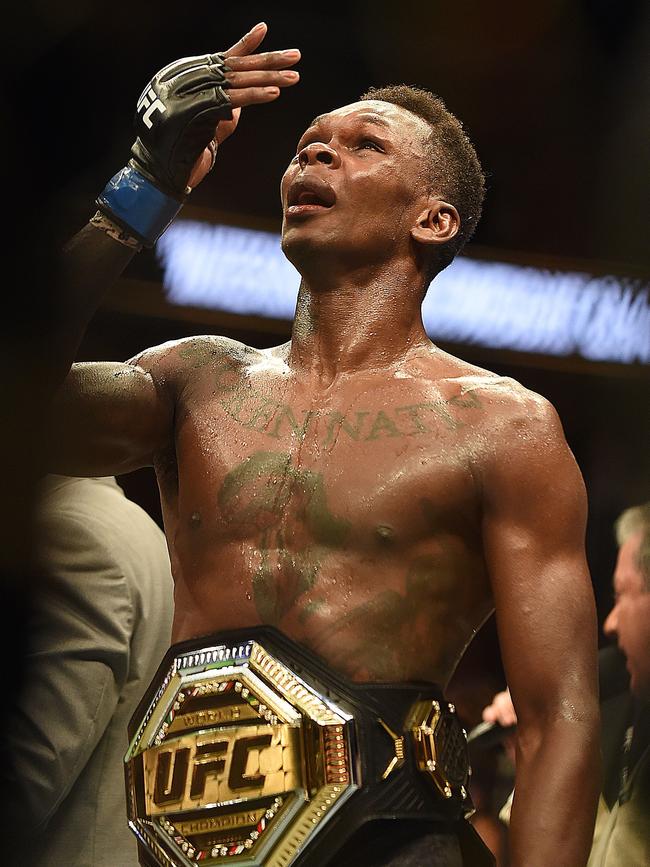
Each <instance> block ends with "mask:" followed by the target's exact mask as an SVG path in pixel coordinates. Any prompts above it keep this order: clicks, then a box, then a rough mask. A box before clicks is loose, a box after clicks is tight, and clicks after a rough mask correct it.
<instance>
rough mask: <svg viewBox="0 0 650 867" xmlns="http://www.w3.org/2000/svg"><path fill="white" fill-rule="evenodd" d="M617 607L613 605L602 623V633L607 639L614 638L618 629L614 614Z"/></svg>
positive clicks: (616, 618) (616, 617)
mask: <svg viewBox="0 0 650 867" xmlns="http://www.w3.org/2000/svg"><path fill="white" fill-rule="evenodd" d="M617 607H618V606H617V605H614V607H613V608H612V610H611V611H610V612H609V614H608V615H607V617H606V618H605V622H604V623H603V632H604V633H605V635H606V636H607V637H608V638H614V637H615V636H616V633H617V627H618V614H617V612H616V609H617Z"/></svg>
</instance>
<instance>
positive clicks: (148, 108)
mask: <svg viewBox="0 0 650 867" xmlns="http://www.w3.org/2000/svg"><path fill="white" fill-rule="evenodd" d="M137 111H138V112H141V111H144V114H143V115H142V122H143V123H144V125H145V126H146V127H147V129H151V127H152V126H153V121H152V120H151V115H152V114H153V113H154V111H159V112H160V113H161V114H163V113H164V112H165V111H167V109H166V108H165V104H164V103H163V102H162V100H160V99H158V97H157V96H156V92H155V90H154V89H153V87H150V88H149V89H148V90H147V89H146V88H145V91H144V93H143V94H142V96H141V97H140V99H139V100H138V105H137Z"/></svg>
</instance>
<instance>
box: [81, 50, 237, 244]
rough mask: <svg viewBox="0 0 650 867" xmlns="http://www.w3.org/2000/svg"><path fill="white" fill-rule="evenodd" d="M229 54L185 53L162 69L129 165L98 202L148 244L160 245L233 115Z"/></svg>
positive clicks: (144, 106) (143, 104) (141, 110)
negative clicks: (223, 123) (220, 126)
mask: <svg viewBox="0 0 650 867" xmlns="http://www.w3.org/2000/svg"><path fill="white" fill-rule="evenodd" d="M227 71H228V67H227V66H226V62H225V58H224V55H223V54H204V55H200V56H197V57H184V58H182V59H181V60H176V61H174V63H170V64H169V65H168V66H165V67H164V69H161V70H160V71H159V72H157V73H156V75H154V77H153V78H152V79H151V81H150V82H149V84H148V85H147V86H146V87H145V89H144V91H143V92H142V95H141V96H140V99H139V100H138V104H137V107H136V112H135V119H134V126H135V131H136V135H137V138H136V140H135V142H134V143H133V146H132V148H131V155H132V156H131V159H130V160H129V162H128V164H127V165H126V166H125V167H124V168H123V169H120V171H119V172H118V173H117V174H116V175H115V176H114V177H112V178H111V180H110V181H109V182H108V184H107V185H106V187H105V188H104V190H103V191H102V193H101V194H100V196H99V197H98V198H97V207H98V208H99V209H100V211H102V212H103V213H105V214H106V215H107V216H108V217H109V218H110V219H111V220H113V221H114V222H116V223H117V224H118V225H119V226H121V227H122V228H123V229H125V230H126V231H128V232H130V233H131V234H132V235H133V236H134V237H135V238H137V239H138V241H140V242H141V243H142V244H144V246H145V247H153V245H154V244H155V243H156V241H157V240H158V238H159V237H160V236H161V235H162V233H163V232H164V231H165V229H166V228H167V227H168V226H169V224H170V223H171V222H172V220H173V219H174V217H175V216H176V214H178V212H179V211H180V209H181V208H182V206H183V203H184V201H185V199H186V197H187V195H188V193H189V192H190V190H189V188H188V186H187V181H188V179H189V177H190V174H191V171H192V167H193V166H194V163H195V162H196V161H197V159H198V158H199V156H200V155H201V154H202V152H203V150H204V149H205V148H206V147H207V146H208V145H209V143H210V142H211V141H212V139H213V138H214V131H215V128H216V126H217V123H218V122H219V121H220V120H224V119H227V120H229V119H230V118H231V117H232V111H231V106H230V100H229V99H228V96H227V94H226V91H225V89H224V88H226V87H227V86H228V85H227V82H226V79H225V73H226V72H227Z"/></svg>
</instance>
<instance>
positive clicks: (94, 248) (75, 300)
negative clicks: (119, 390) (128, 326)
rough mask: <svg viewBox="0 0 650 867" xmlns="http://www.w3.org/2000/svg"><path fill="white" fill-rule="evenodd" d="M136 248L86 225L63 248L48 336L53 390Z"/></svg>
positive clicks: (72, 359)
mask: <svg viewBox="0 0 650 867" xmlns="http://www.w3.org/2000/svg"><path fill="white" fill-rule="evenodd" d="M138 249H139V246H133V245H129V244H125V243H123V242H120V241H118V240H115V238H113V237H110V235H109V234H107V232H106V231H105V230H104V229H102V228H99V227H97V226H95V225H93V224H92V223H88V225H86V226H85V227H84V228H83V229H81V231H80V232H78V233H77V234H76V235H75V236H74V237H73V238H72V239H71V240H70V241H69V242H68V243H67V244H66V246H65V247H64V249H63V251H62V254H61V267H60V273H59V298H60V306H59V317H58V321H57V323H56V325H55V327H54V333H53V335H52V338H53V339H52V355H53V357H52V358H51V365H50V373H51V376H52V379H53V380H54V382H53V385H54V387H57V386H59V385H60V384H61V383H62V382H63V380H64V379H65V377H66V375H67V373H68V371H69V370H70V366H71V364H72V362H73V361H74V357H75V354H76V352H77V350H78V348H79V344H80V343H81V341H82V339H83V336H84V333H85V330H86V328H87V326H88V323H89V322H90V320H91V318H92V316H93V314H94V313H95V311H96V309H97V307H98V306H99V304H100V303H101V301H102V299H103V297H104V296H105V295H106V293H107V292H108V290H109V289H110V288H111V286H112V285H113V284H114V283H115V281H116V280H117V278H118V277H119V276H120V274H121V273H122V272H123V271H124V269H125V268H126V266H127V265H128V264H129V262H130V261H131V259H132V258H133V256H134V255H135V253H136V252H137V251H138Z"/></svg>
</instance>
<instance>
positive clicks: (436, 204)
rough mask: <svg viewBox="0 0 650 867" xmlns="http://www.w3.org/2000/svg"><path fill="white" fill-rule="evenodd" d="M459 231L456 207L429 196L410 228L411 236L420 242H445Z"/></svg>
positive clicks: (458, 217)
mask: <svg viewBox="0 0 650 867" xmlns="http://www.w3.org/2000/svg"><path fill="white" fill-rule="evenodd" d="M459 231H460V215H459V213H458V211H457V210H456V208H455V207H454V206H453V205H450V204H449V202H443V201H441V200H440V199H436V198H434V197H433V196H431V197H430V198H429V201H428V203H427V207H426V208H425V209H424V210H423V211H421V212H420V214H419V215H418V218H417V221H416V223H415V225H414V226H413V228H412V229H411V237H412V238H413V240H415V241H417V242H418V243H420V244H427V245H429V244H445V243H446V242H447V241H451V239H452V238H453V237H454V236H455V235H457V234H458V232H459Z"/></svg>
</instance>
